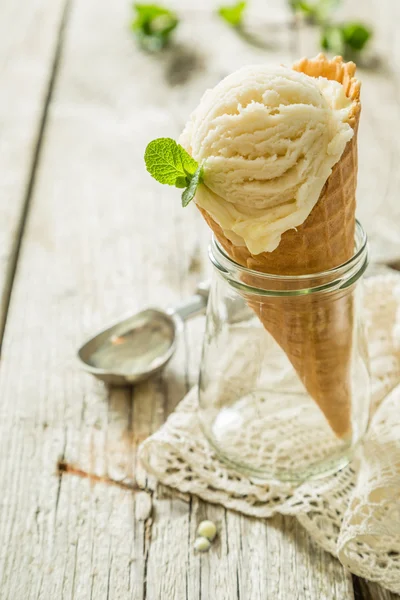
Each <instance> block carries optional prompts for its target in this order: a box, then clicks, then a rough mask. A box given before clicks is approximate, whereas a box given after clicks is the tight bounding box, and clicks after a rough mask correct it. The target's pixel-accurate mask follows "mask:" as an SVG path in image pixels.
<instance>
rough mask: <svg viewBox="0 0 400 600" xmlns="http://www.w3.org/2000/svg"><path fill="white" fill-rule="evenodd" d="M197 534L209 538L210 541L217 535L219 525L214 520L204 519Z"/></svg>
mask: <svg viewBox="0 0 400 600" xmlns="http://www.w3.org/2000/svg"><path fill="white" fill-rule="evenodd" d="M197 535H200V536H201V537H204V538H207V539H208V540H210V542H212V541H213V539H214V538H215V536H216V535H217V527H216V525H215V523H213V522H212V521H202V522H201V523H200V525H199V526H198V528H197Z"/></svg>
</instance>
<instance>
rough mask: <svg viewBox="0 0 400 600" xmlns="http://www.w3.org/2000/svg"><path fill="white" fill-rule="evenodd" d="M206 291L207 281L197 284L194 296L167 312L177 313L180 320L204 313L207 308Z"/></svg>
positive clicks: (207, 288)
mask: <svg viewBox="0 0 400 600" xmlns="http://www.w3.org/2000/svg"><path fill="white" fill-rule="evenodd" d="M208 293H209V284H208V282H203V283H200V284H199V285H198V286H197V293H196V294H195V295H194V296H192V297H191V298H189V299H188V300H186V302H184V303H183V304H181V305H179V306H177V307H176V308H174V309H171V310H170V311H168V312H170V313H171V314H174V315H177V316H178V317H179V318H180V319H182V321H187V320H188V319H192V318H193V317H197V316H199V315H204V313H205V312H206V308H207V301H208Z"/></svg>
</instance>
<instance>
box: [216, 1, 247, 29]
mask: <svg viewBox="0 0 400 600" xmlns="http://www.w3.org/2000/svg"><path fill="white" fill-rule="evenodd" d="M246 6H247V2H238V3H237V4H233V5H230V6H220V7H219V8H218V14H219V16H220V17H221V19H223V20H224V21H225V22H226V23H228V25H230V26H231V27H240V25H241V24H242V21H243V16H244V11H245V9H246Z"/></svg>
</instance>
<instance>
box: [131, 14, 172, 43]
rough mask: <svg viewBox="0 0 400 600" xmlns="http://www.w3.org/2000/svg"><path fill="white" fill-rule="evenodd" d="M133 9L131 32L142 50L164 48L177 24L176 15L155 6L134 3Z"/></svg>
mask: <svg viewBox="0 0 400 600" xmlns="http://www.w3.org/2000/svg"><path fill="white" fill-rule="evenodd" d="M133 9H134V11H135V19H134V20H133V22H132V31H133V32H134V34H135V35H136V37H137V39H138V42H139V44H140V45H141V46H142V48H144V49H145V50H149V51H157V50H161V49H162V48H164V46H166V45H167V44H168V42H169V40H170V37H171V33H172V32H173V31H174V29H175V28H176V27H177V25H178V23H179V19H178V17H177V15H176V14H175V13H174V12H173V11H172V10H169V9H168V8H164V7H163V6H158V5H157V4H138V3H135V4H134V5H133Z"/></svg>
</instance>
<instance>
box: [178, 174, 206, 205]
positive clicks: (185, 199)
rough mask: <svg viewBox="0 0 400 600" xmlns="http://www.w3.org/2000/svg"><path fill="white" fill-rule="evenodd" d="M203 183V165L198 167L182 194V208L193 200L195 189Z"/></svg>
mask: <svg viewBox="0 0 400 600" xmlns="http://www.w3.org/2000/svg"><path fill="white" fill-rule="evenodd" d="M202 181H203V165H199V166H198V167H197V169H196V171H195V173H194V174H193V177H192V178H191V180H190V183H189V185H188V187H187V188H186V190H185V191H184V192H183V193H182V206H183V207H185V206H187V205H188V204H189V202H191V201H192V200H193V198H194V197H195V195H196V191H197V188H198V186H199V184H200V183H202Z"/></svg>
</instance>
